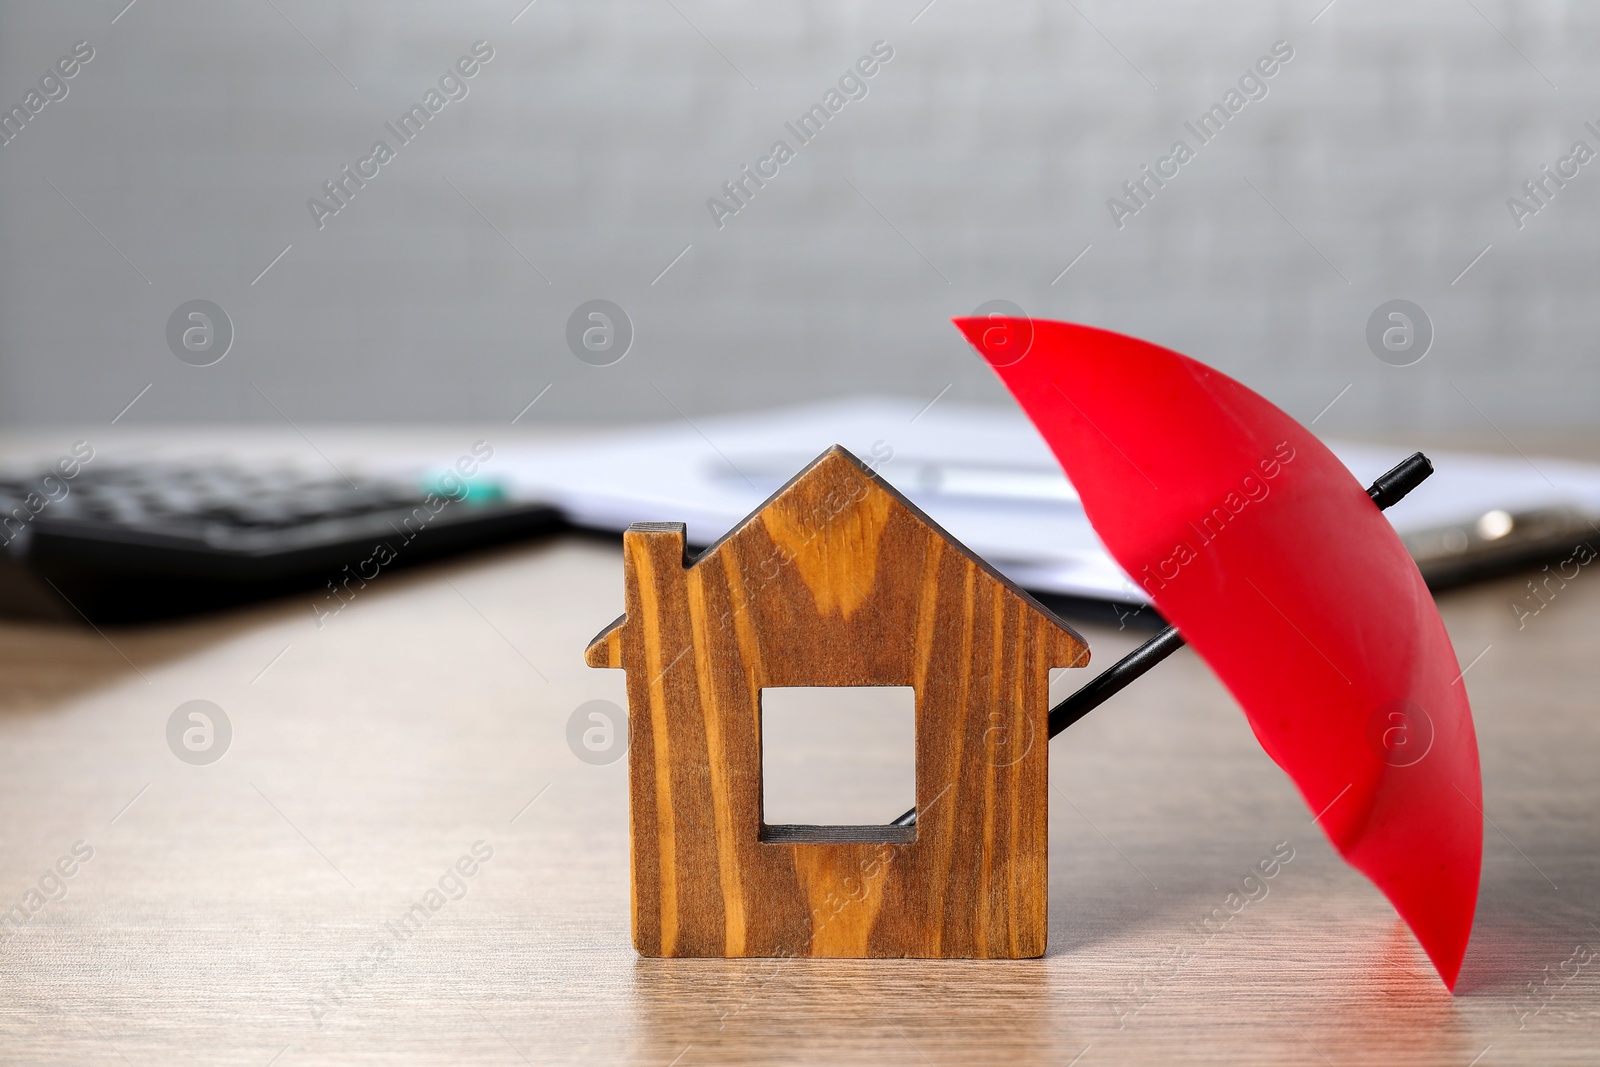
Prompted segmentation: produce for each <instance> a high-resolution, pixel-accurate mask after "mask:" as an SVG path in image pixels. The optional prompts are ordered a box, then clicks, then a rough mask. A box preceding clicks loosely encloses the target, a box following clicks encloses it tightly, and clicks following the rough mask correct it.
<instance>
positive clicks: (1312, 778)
mask: <svg viewBox="0 0 1600 1067" xmlns="http://www.w3.org/2000/svg"><path fill="white" fill-rule="evenodd" d="M955 321H956V325H957V326H958V327H960V329H961V330H962V332H963V333H965V334H966V336H967V339H968V340H969V341H971V342H972V344H973V345H974V346H975V347H977V348H978V350H979V351H980V352H981V353H982V354H983V355H984V356H985V358H986V359H988V360H989V362H990V363H991V364H992V365H993V366H994V367H995V369H996V371H997V372H998V373H999V375H1000V377H1001V379H1002V380H1003V381H1004V382H1005V384H1006V387H1007V388H1008V389H1010V390H1011V393H1012V395H1013V396H1015V397H1016V399H1017V401H1018V403H1020V404H1021V405H1022V408H1023V410H1024V411H1025V412H1027V414H1028V417H1029V418H1030V419H1031V420H1032V421H1033V424H1034V425H1035V426H1036V427H1038V429H1039V432H1040V433H1041V434H1043V436H1044V439H1045V441H1046V442H1047V443H1048V444H1049V445H1050V448H1051V449H1052V450H1053V451H1054V453H1055V456H1056V459H1057V460H1058V461H1060V463H1061V466H1062V467H1063V468H1064V469H1065V471H1066V473H1067V476H1068V477H1069V478H1070V479H1071V480H1072V483H1073V485H1074V486H1076V487H1077V490H1078V493H1079V495H1080V496H1081V497H1082V500H1083V507H1084V511H1085V512H1086V514H1087V516H1088V518H1089V521H1090V523H1092V524H1093V526H1094V528H1095V530H1096V532H1097V533H1099V535H1100V537H1101V539H1102V540H1104V541H1105V543H1106V547H1107V548H1108V549H1109V550H1110V552H1111V554H1112V556H1113V557H1114V558H1115V559H1116V560H1117V562H1118V563H1119V564H1121V565H1122V567H1123V569H1124V570H1126V571H1127V572H1128V574H1129V575H1131V576H1132V577H1133V579H1134V581H1136V582H1138V583H1139V584H1140V585H1141V586H1142V587H1143V588H1144V589H1145V591H1146V592H1147V593H1148V594H1149V596H1150V598H1151V600H1153V601H1154V603H1155V605H1156V607H1157V608H1158V609H1159V610H1160V611H1161V613H1162V614H1163V615H1164V616H1166V618H1167V619H1168V620H1169V621H1170V622H1172V623H1173V624H1174V625H1175V626H1176V627H1177V628H1178V630H1179V631H1180V632H1181V633H1182V634H1183V636H1184V638H1185V639H1186V640H1187V641H1188V642H1189V643H1190V644H1191V645H1193V646H1194V648H1195V650H1196V651H1197V652H1198V653H1199V654H1200V655H1201V656H1202V657H1203V658H1204V659H1205V660H1206V662H1207V663H1208V664H1210V666H1211V668H1212V669H1213V670H1214V671H1215V672H1216V673H1217V675H1218V677H1220V678H1221V679H1222V681H1223V683H1224V684H1225V685H1227V687H1228V688H1229V689H1230V690H1231V691H1232V692H1233V695H1234V697H1235V698H1236V699H1237V700H1238V702H1239V704H1240V705H1241V706H1242V707H1243V708H1244V712H1245V714H1246V716H1248V717H1249V720H1250V725H1251V727H1252V728H1253V729H1254V730H1255V734H1256V737H1257V739H1258V740H1259V741H1260V743H1261V746H1262V747H1263V748H1264V749H1266V751H1267V754H1268V755H1269V756H1271V757H1272V759H1273V760H1274V761H1276V762H1277V764H1278V766H1280V767H1282V768H1283V770H1284V771H1285V772H1287V773H1288V775H1289V777H1290V778H1292V779H1293V780H1294V783H1295V785H1296V786H1297V787H1298V788H1299V790H1300V793H1301V795H1302V796H1303V797H1304V798H1305V800H1306V803H1307V805H1309V807H1310V809H1311V811H1312V812H1313V814H1314V816H1315V819H1316V822H1317V823H1318V824H1319V825H1320V826H1321V827H1322V829H1323V832H1324V833H1326V834H1327V836H1328V839H1329V840H1330V841H1331V842H1332V843H1333V846H1334V847H1335V848H1336V849H1338V851H1339V853H1340V855H1342V856H1343V857H1344V858H1345V859H1346V860H1347V861H1348V862H1349V863H1350V864H1351V865H1352V866H1354V867H1355V868H1356V869H1357V870H1359V871H1361V872H1362V873H1363V874H1365V875H1366V876H1367V877H1368V878H1370V879H1371V880H1372V882H1373V884H1375V885H1376V886H1377V887H1378V888H1379V889H1380V890H1382V891H1383V893H1384V894H1385V895H1386V896H1387V897H1388V898H1389V900H1390V901H1391V902H1392V903H1393V904H1394V907H1395V910H1396V911H1398V912H1399V913H1400V916H1401V917H1402V918H1403V919H1405V921H1406V922H1407V923H1408V924H1409V925H1410V927H1411V929H1412V931H1413V932H1414V933H1415V934H1416V936H1417V940H1418V941H1419V942H1421V944H1422V947H1423V949H1424V950H1425V951H1426V952H1427V954H1428V957H1429V958H1430V959H1431V960H1432V961H1433V964H1434V967H1435V968H1437V969H1438V972H1439V975H1440V977H1441V978H1443V979H1444V981H1445V984H1446V985H1447V986H1450V987H1452V988H1454V985H1455V981H1456V975H1457V973H1458V972H1459V971H1460V968H1461V959H1462V956H1463V955H1464V954H1465V953H1466V948H1467V938H1468V936H1469V934H1470V933H1471V929H1472V916H1473V911H1474V909H1475V907H1476V904H1477V897H1478V875H1479V867H1480V861H1481V858H1482V850H1483V815H1482V806H1483V800H1482V785H1481V781H1480V778H1479V773H1478V744H1477V738H1476V735H1475V733H1474V731H1473V727H1472V712H1471V709H1470V707H1469V706H1468V704H1467V693H1466V685H1465V683H1464V682H1463V680H1462V676H1461V669H1460V667H1459V666H1458V664H1457V661H1456V656H1455V652H1454V650H1453V649H1452V647H1451V645H1450V638H1449V636H1448V634H1446V632H1445V628H1444V623H1443V621H1442V620H1441V619H1440V618H1439V612H1438V610H1437V608H1435V606H1434V603H1433V598H1432V597H1431V596H1430V595H1429V593H1428V589H1427V587H1426V586H1425V585H1424V584H1423V581H1422V576H1421V575H1420V574H1419V573H1418V571H1417V568H1416V565H1415V564H1414V563H1413V562H1412V561H1411V557H1410V556H1409V555H1408V554H1407V552H1406V550H1405V547H1404V546H1403V545H1402V544H1401V543H1400V538H1399V537H1398V536H1397V535H1396V534H1395V532H1394V529H1393V528H1392V527H1391V526H1390V525H1389V522H1388V520H1387V519H1385V518H1384V516H1383V514H1382V513H1381V512H1380V511H1379V509H1378V507H1377V506H1376V505H1375V504H1374V503H1373V501H1372V499H1371V498H1369V497H1368V495H1367V493H1366V491H1365V490H1364V489H1363V488H1362V486H1361V485H1360V483H1358V482H1357V481H1356V479H1355V478H1354V477H1353V476H1352V475H1351V474H1350V472H1349V471H1348V470H1346V469H1345V467H1344V465H1343V464H1341V463H1340V462H1339V460H1338V459H1337V458H1336V457H1335V456H1334V455H1333V453H1332V452H1330V451H1328V449H1327V448H1326V447H1325V446H1324V445H1323V444H1322V443H1321V442H1320V441H1318V440H1317V438H1316V437H1314V436H1313V435H1312V434H1311V432H1310V431H1309V430H1307V429H1306V428H1305V427H1304V426H1301V425H1300V424H1299V423H1298V422H1296V421H1295V420H1294V419H1292V418H1290V417H1289V416H1288V415H1287V414H1285V413H1284V412H1283V411H1281V410H1279V409H1278V408H1277V407H1275V406H1274V405H1272V404H1271V403H1269V402H1268V401H1266V400H1265V399H1263V398H1262V397H1260V396H1258V395H1257V394H1255V393H1253V392H1251V391H1250V390H1249V389H1247V388H1245V387H1244V386H1243V385H1240V384H1239V383H1238V382H1236V381H1234V380H1233V379H1231V378H1229V377H1227V376H1226V375H1224V374H1220V373H1218V372H1217V371H1215V370H1212V369H1211V368H1210V367H1207V366H1205V365H1204V364H1202V363H1198V362H1196V361H1195V360H1192V359H1190V358H1188V357H1187V356H1183V355H1180V354H1178V353H1177V352H1172V351H1169V350H1167V349H1164V348H1160V347H1158V346H1156V345H1152V344H1148V343H1146V342H1144V341H1139V340H1135V339H1134V338H1131V337H1124V336H1122V335H1120V334H1115V333H1111V332H1108V331H1105V330H1098V329H1094V328H1092V327H1087V326H1077V325H1071V324H1068V323H1060V322H1048V321H1044V320H1039V319H1033V320H1028V319H1004V318H992V317H991V318H967V319H957V320H955Z"/></svg>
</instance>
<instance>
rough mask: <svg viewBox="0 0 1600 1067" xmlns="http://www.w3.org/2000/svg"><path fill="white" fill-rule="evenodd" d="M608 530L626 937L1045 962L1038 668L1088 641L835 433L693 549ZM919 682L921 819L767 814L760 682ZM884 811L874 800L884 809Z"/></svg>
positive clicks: (1084, 656)
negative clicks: (796, 818)
mask: <svg viewBox="0 0 1600 1067" xmlns="http://www.w3.org/2000/svg"><path fill="white" fill-rule="evenodd" d="M684 530H685V528H684V526H683V525H682V524H678V523H640V524H636V525H634V526H632V527H630V528H629V529H628V531H627V532H626V533H625V534H624V535H623V559H624V573H625V584H626V605H627V611H626V613H625V614H624V615H623V616H622V617H621V618H619V619H617V620H616V621H615V622H614V623H612V624H611V625H610V626H608V627H607V628H606V629H605V630H604V631H602V632H601V633H600V635H599V636H597V637H596V638H595V639H594V641H593V642H591V644H590V645H589V647H588V651H587V654H586V660H587V662H588V663H589V665H590V666H592V667H620V668H622V669H623V670H625V671H626V672H627V689H628V705H629V722H630V727H631V740H630V749H629V753H628V759H629V793H630V806H631V824H632V825H631V836H632V879H633V940H634V945H635V947H636V948H637V949H638V951H639V952H640V953H641V954H642V955H645V956H724V957H732V956H801V957H806V956H811V957H823V956H834V957H965V958H1022V957H1031V956H1039V955H1042V954H1043V953H1044V949H1045V932H1046V874H1047V855H1046V844H1047V840H1046V812H1047V810H1048V797H1047V795H1046V790H1047V786H1048V778H1047V767H1048V752H1049V745H1048V737H1049V728H1048V724H1047V715H1048V710H1049V703H1050V700H1049V681H1050V670H1051V668H1053V667H1078V666H1083V665H1084V664H1086V663H1087V662H1088V660H1089V651H1088V647H1087V646H1086V645H1085V644H1084V642H1083V640H1082V639H1081V638H1080V637H1079V636H1078V635H1077V634H1076V633H1074V632H1073V631H1072V630H1070V629H1068V628H1067V627H1066V626H1064V625H1062V624H1061V623H1060V622H1059V621H1058V620H1057V619H1056V618H1055V617H1054V616H1053V615H1051V614H1050V612H1048V611H1047V610H1045V609H1044V608H1043V607H1042V606H1040V605H1039V604H1038V603H1037V602H1036V601H1034V600H1033V599H1032V598H1031V597H1029V596H1028V595H1027V594H1026V593H1023V592H1022V591H1021V590H1019V589H1017V588H1016V587H1015V586H1014V585H1012V584H1011V583H1010V582H1009V581H1007V580H1006V579H1005V578H1002V577H1001V576H1000V575H999V574H998V573H997V572H995V571H994V570H993V569H992V568H991V567H989V566H988V565H987V564H985V563H984V562H983V561H982V560H981V559H979V558H977V557H976V556H974V555H973V554H972V553H970V552H968V551H967V550H966V549H965V548H964V547H962V546H961V545H960V544H958V543H957V542H956V541H954V540H953V539H952V538H951V537H950V536H949V535H948V534H946V533H945V532H944V531H943V530H941V529H940V528H939V527H938V526H937V525H936V524H935V523H934V522H933V521H932V520H930V519H929V518H928V517H927V516H926V515H924V514H923V513H922V512H921V511H920V510H919V509H918V508H917V507H916V506H915V505H913V504H912V503H911V502H910V501H908V500H906V499H905V498H904V497H902V496H901V495H900V494H899V493H898V492H896V491H895V490H894V488H893V487H891V486H890V485H888V484H887V483H886V482H884V481H883V480H882V479H880V478H878V477H877V476H876V475H875V474H873V473H872V472H871V471H870V470H869V469H867V468H866V467H865V466H863V465H862V463H861V462H860V461H859V460H857V459H856V458H855V457H854V456H853V455H851V454H850V453H849V452H847V451H845V450H844V449H843V448H840V447H838V446H835V447H834V448H831V449H829V450H828V451H827V452H825V453H823V455H822V456H820V457H819V458H818V459H816V460H815V461H813V462H812V463H811V464H810V465H809V466H808V467H806V469H805V470H803V471H801V472H800V473H799V474H798V475H796V476H795V478H794V479H793V480H791V481H790V482H789V483H788V484H787V485H785V486H784V487H783V488H781V489H779V490H778V491H777V493H775V494H774V495H773V496H772V497H771V498H770V499H769V500H767V502H766V503H765V504H763V505H762V506H761V507H760V508H759V509H757V511H756V512H755V513H754V514H752V515H750V516H749V517H748V518H746V519H745V520H744V521H743V522H741V523H740V524H739V525H738V526H736V527H735V528H734V529H733V530H732V531H730V532H729V533H728V534H727V535H726V536H724V537H723V538H722V539H721V540H720V541H718V542H716V543H715V544H713V545H712V546H710V547H709V548H707V549H706V550H705V551H704V552H702V553H701V554H700V555H699V556H698V557H695V558H693V559H691V558H689V557H688V556H687V554H686V550H685V543H684ZM871 685H893V686H910V687H912V689H913V690H914V697H915V721H916V742H915V745H916V753H915V755H916V772H915V774H916V802H917V821H916V824H915V825H914V826H892V825H883V826H865V827H862V826H851V827H827V826H769V825H767V824H766V823H765V821H764V820H763V815H762V765H761V692H762V690H763V689H764V688H767V687H773V686H871ZM896 814H898V813H896V812H885V813H884V818H885V819H886V820H888V819H891V818H893V817H894V816H895V815H896Z"/></svg>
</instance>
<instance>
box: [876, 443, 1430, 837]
mask: <svg viewBox="0 0 1600 1067" xmlns="http://www.w3.org/2000/svg"><path fill="white" fill-rule="evenodd" d="M1432 473H1433V464H1432V463H1430V462H1429V461H1428V457H1427V456H1424V455H1423V454H1422V453H1421V452H1413V453H1412V454H1411V455H1409V456H1407V457H1406V458H1405V459H1403V460H1401V461H1400V462H1399V463H1398V464H1396V465H1395V466H1394V467H1393V468H1392V469H1391V470H1389V471H1388V472H1387V473H1385V474H1384V475H1382V476H1381V477H1380V478H1379V479H1378V480H1377V481H1375V482H1373V483H1372V484H1371V485H1370V486H1368V487H1367V495H1368V496H1370V497H1371V498H1372V502H1373V503H1374V504H1377V505H1378V507H1379V509H1386V508H1388V507H1390V506H1391V505H1394V504H1398V503H1399V502H1400V501H1401V500H1404V499H1405V496H1406V494H1407V493H1409V492H1411V490H1413V489H1415V488H1416V487H1417V486H1419V485H1421V484H1422V480H1423V479H1424V478H1426V477H1427V476H1428V475H1430V474H1432ZM1182 647H1183V635H1182V634H1180V633H1179V632H1178V629H1177V627H1175V626H1168V627H1167V628H1166V629H1165V630H1162V631H1161V632H1160V633H1158V634H1156V635H1155V636H1154V637H1152V638H1151V639H1150V640H1148V641H1146V642H1145V643H1144V644H1142V645H1140V646H1139V647H1138V648H1136V649H1134V650H1133V651H1132V652H1129V653H1128V654H1127V655H1126V656H1123V657H1122V658H1121V659H1119V660H1117V662H1115V663H1113V664H1112V665H1111V666H1109V667H1107V668H1106V669H1105V670H1103V671H1101V672H1100V673H1099V674H1097V675H1095V676H1094V678H1092V679H1090V681H1089V682H1088V684H1087V685H1085V686H1084V687H1083V688H1081V689H1079V690H1078V691H1077V692H1076V693H1073V694H1072V695H1071V696H1069V697H1067V698H1066V699H1065V700H1063V701H1061V703H1059V704H1057V705H1056V706H1055V707H1053V708H1051V709H1050V736H1051V737H1054V736H1055V735H1056V734H1059V733H1060V732H1061V731H1062V730H1065V729H1066V728H1067V727H1069V726H1071V725H1072V724H1073V723H1075V722H1077V721H1078V720H1079V719H1081V718H1083V717H1084V716H1085V715H1087V714H1089V713H1090V712H1091V711H1093V710H1094V709H1095V708H1098V707H1099V706H1100V705H1101V704H1104V703H1105V702H1106V701H1108V700H1110V699H1111V698H1112V697H1114V696H1116V695H1117V694H1118V693H1120V692H1122V691H1123V690H1124V689H1126V688H1127V687H1128V683H1130V682H1132V681H1133V680H1134V679H1135V678H1138V677H1139V676H1140V675H1142V674H1144V672H1145V671H1148V670H1149V669H1150V668H1151V667H1154V666H1155V665H1156V664H1157V663H1160V662H1161V661H1162V660H1164V659H1166V658H1167V657H1168V656H1170V655H1172V654H1173V653H1174V652H1176V651H1178V649H1180V648H1182ZM916 821H917V809H916V808H912V809H911V810H910V811H908V812H906V813H905V814H904V815H902V816H900V817H899V818H898V819H896V820H895V821H894V822H892V823H890V825H891V826H914V825H915V824H916Z"/></svg>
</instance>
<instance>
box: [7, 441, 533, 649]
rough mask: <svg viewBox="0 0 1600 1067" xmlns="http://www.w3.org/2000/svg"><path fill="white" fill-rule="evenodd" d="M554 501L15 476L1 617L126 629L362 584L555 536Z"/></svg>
mask: <svg viewBox="0 0 1600 1067" xmlns="http://www.w3.org/2000/svg"><path fill="white" fill-rule="evenodd" d="M559 523H560V515H559V514H558V512H557V511H556V510H555V509H554V508H551V507H549V506H547V505H545V504H541V503H530V502H527V501H514V500H511V499H509V498H508V497H507V496H506V494H505V493H504V492H503V491H502V490H501V489H500V487H499V486H498V485H497V484H495V483H490V482H482V481H477V480H470V479H461V478H457V477H444V478H440V479H432V480H430V479H429V478H427V477H424V476H419V477H418V478H417V479H415V480H412V479H404V478H397V477H370V478H368V477H363V478H361V479H360V481H359V482H356V481H352V480H349V479H347V478H345V477H344V476H343V475H341V474H338V473H336V472H334V471H332V470H331V469H330V470H329V471H328V472H327V473H325V474H324V473H321V472H316V471H308V470H306V469H304V468H297V467H293V466H289V465H280V464H270V463H262V464H248V463H240V462H207V463H180V462H152V463H144V464H138V465H115V464H111V463H107V462H105V461H101V462H97V463H93V464H86V465H84V466H82V468H81V469H79V470H77V471H76V472H75V474H74V475H73V476H72V477H70V478H64V477H62V476H61V475H60V472H56V471H52V472H49V473H45V474H40V475H37V476H30V477H13V478H5V479H0V544H3V549H4V551H3V553H0V614H8V615H20V616H33V617H40V616H44V617H58V618H76V617H82V618H84V619H87V620H89V621H91V622H94V623H122V622H135V621H142V620H147V619H155V618H164V617H172V616H176V615H184V614H189V613H192V612H197V611H206V610H210V609H214V608H220V607H225V606H228V605H232V604H237V603H241V602H244V601H249V600H255V599H260V598H262V597H268V596H276V595H280V594H283V593H286V592H291V591H295V590H312V591H316V590H318V589H321V588H322V587H323V586H327V587H328V588H329V589H335V587H337V588H338V589H341V590H348V589H349V588H350V585H349V584H348V583H349V582H350V581H351V576H352V574H354V575H356V581H358V582H360V583H363V584H364V583H366V582H368V581H372V580H376V579H377V576H378V574H379V573H381V572H384V571H389V570H392V569H394V568H398V567H403V566H406V565H409V564H412V563H417V562H421V561H423V560H427V559H435V558H438V557H439V556H441V555H445V554H450V553H457V552H462V551H466V550H470V549H475V548H479V547H484V546H487V545H492V544H497V543H503V542H506V541H510V540H514V539H518V538H524V537H529V536H536V535H539V534H543V533H546V532H548V531H550V530H551V529H553V528H555V527H556V526H557V525H559Z"/></svg>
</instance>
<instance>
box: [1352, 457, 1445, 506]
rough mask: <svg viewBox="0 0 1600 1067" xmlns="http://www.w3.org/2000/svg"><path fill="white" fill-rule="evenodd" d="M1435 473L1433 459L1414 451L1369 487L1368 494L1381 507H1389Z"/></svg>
mask: <svg viewBox="0 0 1600 1067" xmlns="http://www.w3.org/2000/svg"><path fill="white" fill-rule="evenodd" d="M1432 473H1433V461H1432V460H1430V459H1428V457H1427V456H1424V455H1423V454H1422V453H1421V452H1413V453H1411V455H1409V456H1407V457H1406V458H1405V459H1403V460H1401V461H1400V462H1399V463H1397V464H1395V466H1394V467H1393V469H1391V470H1390V471H1388V472H1387V473H1386V474H1383V475H1381V476H1380V477H1379V478H1378V480H1377V481H1375V482H1373V483H1372V485H1370V486H1369V487H1368V488H1367V495H1368V496H1370V497H1371V498H1372V502H1373V503H1374V504H1376V505H1378V507H1379V508H1380V509H1387V508H1389V507H1392V506H1393V505H1395V504H1398V503H1400V501H1402V500H1404V499H1405V498H1406V494H1407V493H1409V492H1411V490H1413V489H1415V488H1416V487H1417V486H1419V485H1421V484H1422V482H1423V480H1424V479H1425V478H1427V477H1428V475H1430V474H1432Z"/></svg>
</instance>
